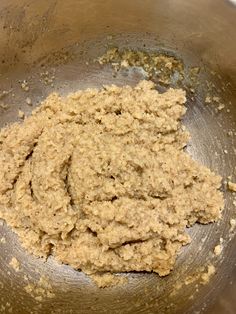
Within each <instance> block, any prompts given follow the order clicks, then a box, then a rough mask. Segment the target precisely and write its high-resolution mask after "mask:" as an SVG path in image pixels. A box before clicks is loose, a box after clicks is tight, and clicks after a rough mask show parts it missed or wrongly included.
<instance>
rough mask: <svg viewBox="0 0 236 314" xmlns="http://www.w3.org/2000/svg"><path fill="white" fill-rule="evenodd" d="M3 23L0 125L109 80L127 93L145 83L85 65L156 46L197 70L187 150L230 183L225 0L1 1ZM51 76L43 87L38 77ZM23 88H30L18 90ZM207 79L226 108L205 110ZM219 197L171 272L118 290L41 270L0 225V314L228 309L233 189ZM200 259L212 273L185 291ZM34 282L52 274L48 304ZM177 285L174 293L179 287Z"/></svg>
mask: <svg viewBox="0 0 236 314" xmlns="http://www.w3.org/2000/svg"><path fill="white" fill-rule="evenodd" d="M0 16H1V18H0V86H1V99H0V101H1V108H0V125H1V126H3V125H5V124H6V123H9V122H12V121H15V120H17V119H18V110H19V109H21V110H24V111H25V112H26V114H28V113H30V111H31V110H32V107H31V106H29V105H27V103H26V102H27V101H26V98H30V99H31V100H32V104H33V106H36V105H37V104H39V103H40V101H41V100H42V99H43V98H44V97H46V96H47V95H48V94H49V93H50V92H51V91H55V90H57V91H58V92H59V93H61V94H66V93H68V92H71V91H74V90H77V89H82V88H86V87H91V86H93V87H94V86H96V87H101V86H102V85H103V84H110V83H115V84H118V85H124V84H131V85H133V84H135V83H136V82H138V81H139V80H140V79H142V78H143V74H142V73H141V72H140V71H136V70H135V69H134V70H133V71H130V72H129V73H128V74H127V73H124V72H122V71H120V72H119V73H118V74H117V75H116V77H114V76H113V70H112V68H111V67H110V66H109V65H107V66H101V65H99V64H98V63H97V62H93V60H94V59H95V58H97V57H98V56H100V55H102V54H103V53H104V52H105V51H106V49H107V47H108V46H118V47H121V48H122V47H123V48H124V47H129V48H133V49H145V50H149V51H160V50H162V51H166V52H167V53H169V54H172V55H175V56H177V57H178V58H181V59H182V60H183V61H184V63H185V64H186V66H187V67H188V66H199V67H200V68H201V74H200V76H199V82H200V84H199V87H198V89H197V92H196V95H195V96H194V97H188V102H187V108H188V111H187V114H186V116H185V119H184V124H185V125H186V126H187V128H188V129H189V131H190V133H191V135H192V139H191V142H190V143H189V146H188V151H189V153H190V154H191V155H192V156H193V158H195V159H196V160H198V161H199V162H201V163H203V164H205V165H207V166H208V167H210V168H211V169H212V170H214V171H215V172H217V173H219V174H221V175H222V176H223V178H224V179H226V178H227V176H230V175H232V176H233V177H232V180H236V177H235V166H236V154H235V148H236V140H235V133H234V132H235V123H236V35H235V29H236V7H234V5H233V4H232V3H231V2H229V1H223V0H191V1H188V0H176V1H174V0H173V1H161V0H146V1H142V0H129V1H127V0H120V1H115V0H90V1H86V0H77V1H75V0H74V1H73V0H67V1H60V0H49V1H48V0H41V1H32V0H31V1H30V0H21V1H19V0H2V1H1V3H0ZM45 73H46V74H45ZM47 73H48V74H47ZM48 75H49V77H51V79H50V80H45V76H48ZM54 76H55V79H54V78H53V79H52V77H54ZM24 80H27V82H28V86H29V91H25V90H24V89H22V88H21V85H22V82H23V81H24ZM207 82H208V83H207ZM209 82H210V84H214V85H212V86H213V92H215V93H216V94H217V95H218V96H219V97H220V99H221V101H222V102H223V103H224V104H225V108H224V109H223V110H222V111H219V112H218V113H216V107H215V106H214V104H212V105H211V104H210V105H207V106H206V105H205V104H204V97H205V96H204V95H205V94H204V93H205V92H206V89H207V86H208V85H207V84H209ZM3 91H5V92H3ZM28 103H29V101H28ZM4 105H7V106H8V107H7V108H4ZM2 107H3V108H2ZM232 131H233V133H229V132H232ZM223 190H224V194H225V199H226V204H225V210H224V212H223V219H222V220H221V221H220V222H219V223H217V224H211V225H207V226H202V225H195V226H194V227H193V228H191V229H190V230H189V231H190V233H191V236H192V238H193V241H192V243H191V244H190V245H189V246H187V247H185V248H184V249H183V250H182V252H181V254H180V256H179V258H178V260H177V263H176V269H175V270H174V271H173V272H172V273H171V274H170V275H169V276H167V277H165V278H159V277H158V276H157V275H155V274H146V273H132V274H127V276H128V277H129V283H128V284H127V285H124V286H117V287H113V288H107V289H99V288H97V287H96V286H95V285H94V284H93V283H92V282H91V281H90V280H89V278H88V277H86V276H85V275H84V274H83V273H81V272H78V271H74V270H73V269H71V268H70V267H68V266H65V265H59V264H57V263H56V262H55V261H54V260H53V258H49V259H48V260H47V261H46V262H45V261H43V260H40V259H37V258H35V257H33V256H30V255H29V254H28V253H27V252H25V251H24V250H23V249H22V248H21V246H20V244H19V242H18V239H17V236H16V235H15V234H14V233H13V232H12V231H11V230H10V229H9V228H8V227H7V226H6V224H5V223H3V224H2V226H0V239H1V238H3V237H4V238H5V240H6V243H3V242H4V241H2V242H1V243H0V250H1V251H0V252H1V253H0V291H1V293H0V311H2V312H3V313H8V312H9V313H10V312H12V313H17V314H18V313H19V314H20V313H24V314H26V313H83V314H87V313H113V314H115V313H168V312H169V313H200V312H201V313H203V312H204V311H205V312H207V313H235V311H236V299H235V297H234V296H235V292H236V266H235V265H236V241H235V239H234V232H232V231H230V223H229V221H230V219H232V218H235V217H236V211H235V207H234V205H233V200H234V195H233V193H232V192H229V191H227V189H226V188H223ZM220 238H223V241H224V242H223V252H222V254H221V255H220V256H218V257H217V256H215V255H214V253H213V250H214V247H215V246H216V245H217V244H218V243H219V241H220ZM13 256H14V257H16V258H17V259H18V260H19V262H20V271H19V272H15V271H14V270H13V269H12V268H11V267H10V265H9V262H10V261H11V259H12V257H13ZM209 262H210V263H213V264H214V265H215V267H216V270H217V273H216V275H215V276H213V278H212V279H211V280H210V282H209V284H207V285H201V284H200V283H199V282H194V283H193V284H184V282H185V281H186V278H189V276H192V275H194V274H196V273H197V272H198V271H199V269H201V267H205V266H206V265H207V263H209ZM42 275H46V276H47V277H48V278H49V280H50V283H51V285H52V290H53V293H54V294H55V296H54V297H53V298H45V299H43V301H37V300H35V299H34V298H32V297H31V296H30V295H29V294H28V293H27V292H26V291H25V286H26V285H27V283H28V282H31V283H32V284H35V283H37V281H38V279H39V277H40V276H42ZM26 276H27V278H28V279H27V278H26ZM179 283H181V284H182V287H181V288H179V289H177V287H178V286H179Z"/></svg>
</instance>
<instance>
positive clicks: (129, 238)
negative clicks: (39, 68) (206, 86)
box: [0, 81, 223, 276]
mask: <svg viewBox="0 0 236 314" xmlns="http://www.w3.org/2000/svg"><path fill="white" fill-rule="evenodd" d="M185 101H186V98H185V92H184V91H183V90H181V89H169V90H168V91H166V92H165V93H163V94H160V93H158V92H157V91H156V90H155V89H154V84H153V83H152V82H148V81H142V82H140V83H139V84H138V85H137V86H136V87H134V88H132V87H130V86H124V87H117V86H109V87H105V88H103V89H102V90H98V89H87V90H85V91H78V92H76V93H73V94H70V95H68V96H67V97H66V98H61V97H60V96H59V95H57V94H55V93H53V94H51V95H50V96H48V98H47V99H46V100H45V101H44V102H43V103H42V105H41V106H40V107H38V108H37V109H36V110H35V111H34V112H33V113H32V115H31V116H30V117H28V118H26V119H25V120H24V122H23V123H15V124H12V125H10V126H9V127H7V128H5V129H2V130H1V133H0V167H1V172H0V205H1V209H0V216H1V217H2V218H4V219H5V220H6V221H7V223H8V224H9V225H10V226H11V227H12V228H13V229H14V230H15V232H16V233H17V234H18V235H19V237H20V240H21V242H22V244H23V246H24V247H25V248H27V249H28V250H29V251H30V252H31V253H33V254H35V255H38V256H48V255H49V254H52V255H53V256H54V257H55V258H56V259H57V260H59V261H60V262H62V263H65V264H69V265H71V266H72V267H74V268H75V269H81V270H83V271H84V272H85V273H87V274H90V275H93V274H97V273H101V272H111V273H116V272H129V271H148V272H151V271H154V272H156V273H158V274H159V275H160V276H165V275H167V274H169V272H170V271H171V269H172V268H173V266H174V263H175V260H176V256H177V254H178V252H179V250H180V248H181V247H182V246H183V245H186V244H187V243H189V242H190V237H189V236H188V235H187V233H186V226H191V225H193V224H194V223H195V222H200V223H204V224H206V223H209V222H214V221H217V220H218V219H219V217H220V210H221V209H222V208H223V196H222V193H221V192H220V191H219V190H218V189H219V187H220V184H221V178H220V177H219V176H217V175H215V174H214V173H212V172H211V171H210V170H209V169H207V168H206V167H204V166H201V165H199V164H198V163H197V162H195V161H194V160H192V159H191V157H190V156H189V155H188V154H187V153H186V152H184V150H183V148H184V146H185V145H186V143H187V141H188V138H189V135H188V132H186V131H185V130H184V128H183V127H182V125H181V121H180V119H181V118H182V116H183V115H184V114H185V111H186V108H185V106H184V103H185Z"/></svg>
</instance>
